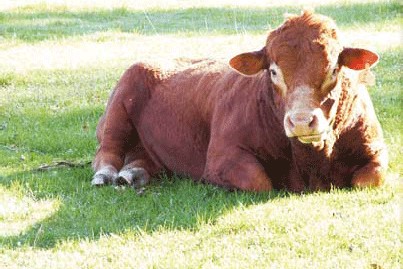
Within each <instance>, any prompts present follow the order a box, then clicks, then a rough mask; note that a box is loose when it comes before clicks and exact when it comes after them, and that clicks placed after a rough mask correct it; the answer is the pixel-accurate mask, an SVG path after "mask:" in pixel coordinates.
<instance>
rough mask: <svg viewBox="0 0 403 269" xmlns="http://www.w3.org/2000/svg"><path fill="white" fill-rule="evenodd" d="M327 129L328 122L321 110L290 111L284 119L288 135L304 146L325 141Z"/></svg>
mask: <svg viewBox="0 0 403 269" xmlns="http://www.w3.org/2000/svg"><path fill="white" fill-rule="evenodd" d="M327 127H328V123H327V120H326V119H325V117H324V115H323V112H322V111H321V110H320V109H314V110H311V111H309V110H307V111H303V110H300V111H290V112H288V113H286V115H285V118H284V129H285V133H286V135H287V136H288V137H295V138H297V139H298V140H299V141H300V142H301V143H304V144H311V143H315V142H320V141H323V140H325V139H326V134H327V129H328V128H327Z"/></svg>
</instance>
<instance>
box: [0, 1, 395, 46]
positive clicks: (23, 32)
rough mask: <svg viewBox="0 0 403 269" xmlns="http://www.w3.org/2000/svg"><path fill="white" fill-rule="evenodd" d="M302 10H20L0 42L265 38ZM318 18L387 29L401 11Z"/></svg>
mask: <svg viewBox="0 0 403 269" xmlns="http://www.w3.org/2000/svg"><path fill="white" fill-rule="evenodd" d="M300 11H301V7H271V8H191V9H171V10H150V11H134V10H128V9H126V8H118V9H113V10H96V11H82V12H71V11H66V10H62V11H46V10H43V11H42V10H39V11H37V10H34V11H32V10H29V9H28V10H24V9H22V10H21V11H19V12H10V11H7V12H3V13H0V36H3V37H5V38H15V39H20V40H23V41H26V42H35V41H41V40H48V39H58V38H67V37H71V36H84V35H91V34H94V33H100V32H108V31H112V32H127V33H139V34H145V35H154V34H178V33H183V34H188V35H194V34H196V35H199V34H237V33H244V32H248V33H264V32H265V31H267V29H270V28H275V27H277V26H278V25H279V24H280V23H281V22H282V21H283V14H284V13H299V12H300ZM316 11H317V12H319V13H322V14H325V15H328V16H330V17H332V18H334V19H335V20H336V21H337V23H338V25H339V26H341V27H343V26H351V25H355V26H360V25H363V26H364V25H367V24H368V23H382V24H384V25H388V24H390V23H393V22H394V20H396V19H398V17H399V14H400V12H401V6H400V5H399V3H398V2H397V1H393V2H391V3H373V4H347V5H340V4H338V5H323V6H321V7H319V8H317V9H316Z"/></svg>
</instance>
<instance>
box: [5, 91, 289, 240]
mask: <svg viewBox="0 0 403 269" xmlns="http://www.w3.org/2000/svg"><path fill="white" fill-rule="evenodd" d="M55 98H56V97H55ZM25 106H27V107H28V106H32V107H33V109H32V110H26V112H25V113H18V112H13V107H10V108H9V109H10V113H11V114H10V118H9V119H6V122H5V123H6V124H5V126H7V127H6V128H5V129H3V130H1V131H0V141H3V142H4V145H5V146H6V147H4V148H3V147H0V165H2V166H4V167H7V166H10V167H12V168H13V170H14V171H17V172H14V173H10V174H9V175H7V176H3V177H0V185H1V186H3V187H4V188H5V189H13V188H16V186H17V189H18V191H17V192H19V191H20V190H21V191H22V193H23V195H26V196H27V197H28V198H31V199H33V200H34V201H38V200H42V199H50V200H53V199H57V200H59V201H60V202H61V203H60V207H59V209H58V210H57V211H56V212H54V213H53V214H52V215H50V216H49V217H47V218H46V219H44V220H41V221H39V222H37V223H35V224H33V225H32V226H30V227H29V228H28V229H27V230H23V231H21V233H20V234H18V235H12V236H2V237H0V245H2V246H4V247H10V248H17V247H20V246H32V247H39V248H52V247H54V246H55V245H56V244H57V243H58V242H63V241H66V240H82V239H84V240H97V239H98V238H99V237H100V236H102V235H104V234H111V233H113V234H119V233H123V232H125V231H134V232H140V231H141V232H147V233H152V232H153V231H157V230H159V229H168V230H170V229H179V230H180V229H189V230H197V229H198V228H199V227H200V225H203V224H205V223H214V222H215V221H216V219H217V218H218V217H219V216H220V215H222V214H223V213H225V212H227V211H229V210H231V209H233V208H234V207H237V206H239V205H243V206H248V205H253V204H259V203H265V202H267V201H269V200H270V199H273V198H276V197H283V196H287V195H288V194H286V193H284V192H271V193H265V194H253V193H243V192H228V191H225V190H223V189H221V188H217V187H214V186H210V185H204V184H201V183H194V182H193V181H192V180H190V179H186V178H180V177H176V176H173V177H168V176H163V177H161V178H159V179H155V180H154V181H153V182H152V184H151V185H149V186H147V188H146V190H145V191H144V193H143V194H141V195H139V194H137V193H136V192H135V191H134V190H133V189H131V188H126V189H124V190H121V189H115V188H113V187H111V186H107V187H103V188H94V187H92V186H91V185H90V180H91V177H92V175H93V172H92V169H91V168H90V166H89V165H88V166H85V167H84V168H59V169H52V170H49V171H37V170H36V169H35V168H37V167H38V166H39V165H40V164H41V163H51V162H52V161H54V160H67V161H72V162H78V163H81V162H83V160H84V161H85V162H86V161H88V160H90V159H92V157H93V154H94V152H95V148H96V139H95V126H96V122H97V121H98V117H99V116H100V112H101V111H100V110H99V109H98V105H97V104H93V106H91V107H87V108H81V109H73V110H67V111H63V110H61V111H60V112H58V113H52V112H51V111H49V110H48V109H46V108H43V109H42V108H38V107H36V109H34V108H35V102H34V103H32V104H31V103H29V102H28V101H26V102H25ZM45 107H46V105H45ZM17 111H18V110H17ZM85 123H88V126H86V128H85V129H83V124H85ZM27 130H30V131H27ZM21 155H24V156H25V160H24V161H22V160H21V159H20V156H21ZM18 195H19V193H18V194H17V196H18ZM33 214H35V212H30V211H29V210H28V211H27V213H26V214H25V215H24V216H23V218H30V216H32V215H33ZM16 225H18V220H16Z"/></svg>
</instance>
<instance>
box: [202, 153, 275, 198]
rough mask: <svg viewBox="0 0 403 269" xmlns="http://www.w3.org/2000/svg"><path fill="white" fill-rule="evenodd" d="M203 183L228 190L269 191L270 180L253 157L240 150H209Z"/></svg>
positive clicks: (270, 186)
mask: <svg viewBox="0 0 403 269" xmlns="http://www.w3.org/2000/svg"><path fill="white" fill-rule="evenodd" d="M203 181H205V182H208V183H212V184H214V185H219V186H222V187H225V188H227V189H230V190H234V189H238V190H244V191H256V192H262V191H270V190H272V189H273V186H272V183H271V180H270V178H269V177H268V176H267V174H266V172H265V170H264V168H263V166H262V165H261V164H260V163H259V161H258V160H257V159H256V157H255V156H253V155H252V154H251V153H249V152H247V151H244V150H242V149H238V148H236V149H232V150H230V149H225V150H223V151H218V152H217V151H216V150H214V149H213V150H211V149H210V150H209V153H208V156H207V163H206V168H205V171H204V175H203Z"/></svg>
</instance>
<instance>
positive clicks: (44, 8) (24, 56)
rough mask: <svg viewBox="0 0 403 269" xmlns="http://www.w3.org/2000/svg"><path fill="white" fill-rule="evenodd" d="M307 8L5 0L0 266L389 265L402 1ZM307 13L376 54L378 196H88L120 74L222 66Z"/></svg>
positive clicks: (102, 191) (183, 189) (185, 190)
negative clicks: (385, 150)
mask: <svg viewBox="0 0 403 269" xmlns="http://www.w3.org/2000/svg"><path fill="white" fill-rule="evenodd" d="M144 2H147V3H144ZM232 2H237V4H233V3H232ZM321 2H324V1H317V0H309V1H306V2H304V4H298V5H295V4H293V1H289V0H284V1H279V0H275V1H254V0H252V1H246V0H245V1H229V0H223V1H212V0H211V1H210V0H208V1H196V0H188V1H183V0H182V1H180V0H176V1H175V0H167V1H157V0H150V1H109V2H108V1H101V0H94V1H78V0H71V1H64V0H60V1H50V0H47V1H43V0H20V1H9V0H6V1H5V4H2V5H1V7H0V268H63V269H66V268H400V264H401V261H402V247H401V243H402V235H401V231H402V223H401V213H400V210H401V208H400V202H401V194H402V181H401V177H402V171H403V165H402V164H403V142H402V139H401V136H402V133H403V124H402V120H401V119H402V118H403V113H402V107H403V97H402V91H401V85H402V76H401V73H402V61H401V59H402V54H403V47H402V46H401V44H400V40H401V30H400V29H401V24H402V18H401V14H402V11H403V8H402V7H403V6H402V5H401V4H399V2H398V1H376V0H372V1H371V0H356V1H347V0H344V1H335V0H332V1H327V2H326V4H321ZM306 6H310V7H314V8H315V10H316V11H317V12H319V13H322V14H325V15H328V16H330V17H332V18H334V19H335V20H336V22H337V24H338V25H339V28H340V29H341V30H342V31H343V33H344V38H345V42H346V43H347V44H353V45H355V46H361V47H367V48H371V49H373V50H375V51H377V52H378V53H379V54H380V56H381V60H380V62H379V63H378V65H377V66H376V67H375V68H374V73H375V74H376V77H377V82H376V85H375V86H371V87H370V88H369V92H370V95H371V97H372V99H373V102H374V106H375V109H376V112H377V114H378V117H379V120H380V122H381V124H382V126H383V129H384V135H385V139H386V142H387V144H388V147H389V158H390V165H389V170H388V174H387V179H386V182H385V184H384V186H382V187H381V188H377V189H364V190H350V189H347V190H346V189H345V190H337V189H334V190H332V191H330V192H319V193H306V194H303V195H296V194H290V193H287V192H283V191H273V192H269V193H261V194H255V193H245V192H227V191H225V190H223V189H220V188H217V187H213V186H210V185H203V184H198V183H194V182H193V181H192V180H190V179H187V178H180V177H176V176H174V177H168V176H162V177H161V178H158V179H154V180H153V181H152V183H151V185H149V186H147V187H146V188H145V190H144V191H142V192H136V191H134V190H133V189H131V188H113V187H104V188H94V187H91V186H90V181H91V177H92V173H93V172H92V170H91V168H90V165H89V162H90V161H91V160H92V158H93V156H94V152H95V150H96V146H97V143H96V139H95V128H96V124H97V121H98V118H99V117H100V115H101V114H102V112H103V110H104V108H105V104H106V101H107V99H108V96H109V93H110V91H111V89H112V88H113V86H114V85H115V83H116V82H117V80H118V79H119V77H120V76H121V74H122V73H123V71H124V70H125V69H126V68H127V67H128V66H129V65H131V64H132V63H134V62H137V61H141V60H147V61H156V62H159V63H161V62H165V61H166V62H167V63H168V61H169V60H170V59H173V58H177V57H192V58H200V57H203V58H204V57H211V58H215V59H219V60H222V61H228V59H229V58H230V57H231V56H233V55H235V54H238V53H239V52H242V51H249V50H255V49H258V48H260V47H261V46H262V45H263V42H264V40H265V34H266V33H267V31H268V30H270V29H273V28H275V27H277V26H278V25H279V24H280V23H281V22H282V21H283V14H284V13H299V12H300V11H301V9H302V8H303V7H306ZM58 162H59V164H60V162H65V163H67V164H71V165H72V166H69V165H64V166H63V165H59V166H58V165H57V163H58ZM61 164H63V163H61ZM44 165H48V167H46V166H44ZM52 165H53V167H52Z"/></svg>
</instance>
